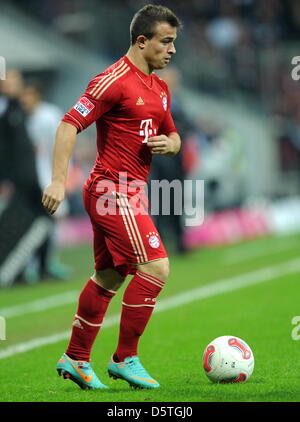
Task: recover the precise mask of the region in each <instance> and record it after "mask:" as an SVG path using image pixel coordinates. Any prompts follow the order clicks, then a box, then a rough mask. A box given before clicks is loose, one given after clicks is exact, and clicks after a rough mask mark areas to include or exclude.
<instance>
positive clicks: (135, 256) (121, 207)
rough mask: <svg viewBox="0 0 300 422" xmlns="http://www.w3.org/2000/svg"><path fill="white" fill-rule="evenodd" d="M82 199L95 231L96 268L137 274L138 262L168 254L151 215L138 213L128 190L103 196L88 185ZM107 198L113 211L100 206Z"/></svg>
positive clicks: (108, 204)
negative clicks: (104, 211)
mask: <svg viewBox="0 0 300 422" xmlns="http://www.w3.org/2000/svg"><path fill="white" fill-rule="evenodd" d="M83 201H84V206H85V209H86V211H87V213H88V214H89V216H90V219H91V223H92V227H93V232H94V259H95V269H96V270H104V269H107V268H114V269H115V270H117V271H118V272H119V273H120V274H121V275H122V276H124V277H125V276H126V275H128V274H135V272H136V267H135V266H136V265H137V264H144V263H147V262H150V261H153V260H157V259H160V258H166V257H167V256H168V255H167V252H166V250H165V247H164V245H163V243H162V241H161V238H160V236H159V233H158V231H157V229H156V227H155V225H154V223H153V221H152V218H151V217H150V215H149V214H148V213H145V211H144V212H143V213H139V212H138V211H137V208H136V207H135V205H134V204H132V203H131V202H130V196H128V195H127V194H123V193H122V194H121V193H118V192H115V191H110V192H108V193H107V194H106V196H104V195H102V198H101V199H100V198H99V195H96V194H95V192H91V191H89V190H88V189H87V188H86V187H85V188H84V189H83ZM101 201H102V202H101ZM104 202H105V205H106V209H107V210H108V209H110V212H106V213H103V211H101V209H100V208H99V205H100V207H101V206H102V205H103V204H104ZM99 209H100V212H99ZM102 210H103V207H102Z"/></svg>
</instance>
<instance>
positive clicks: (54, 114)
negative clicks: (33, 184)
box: [20, 81, 70, 280]
mask: <svg viewBox="0 0 300 422" xmlns="http://www.w3.org/2000/svg"><path fill="white" fill-rule="evenodd" d="M43 96H44V95H43V88H42V85H41V84H40V83H39V82H38V81H31V82H28V83H26V84H25V87H24V89H23V90H22V95H21V97H20V100H21V103H22V105H23V107H24V109H25V111H26V113H27V116H26V128H27V131H28V134H29V136H30V138H31V141H32V143H33V145H34V149H35V154H36V155H35V157H36V166H37V175H38V181H39V186H40V188H41V190H42V191H43V190H44V189H45V187H46V186H47V185H48V183H49V181H50V180H51V166H52V163H51V155H52V149H53V139H54V137H55V132H56V129H57V127H58V124H59V122H60V119H61V116H62V115H63V112H62V110H61V109H60V108H59V107H57V106H56V105H55V104H51V103H49V102H46V101H45V100H44V98H43ZM67 213H68V202H67V201H65V202H64V204H63V205H62V207H61V208H60V209H59V211H58V213H57V214H56V219H57V220H58V219H62V218H64V217H65V216H66V215H67ZM53 221H54V223H55V220H53ZM55 242H56V233H55V225H54V226H53V232H52V233H51V234H50V235H49V236H48V238H47V239H46V240H45V242H44V243H43V245H42V246H41V247H40V249H39V251H38V253H37V256H36V261H37V262H36V263H35V262H32V263H31V265H30V266H29V267H28V271H27V276H28V277H29V278H32V279H35V278H37V279H47V278H52V279H62V280H63V279H68V277H69V276H70V269H69V268H67V267H66V266H65V265H63V264H62V263H61V262H59V260H58V258H57V257H55ZM36 264H37V265H36ZM36 266H37V267H38V268H36Z"/></svg>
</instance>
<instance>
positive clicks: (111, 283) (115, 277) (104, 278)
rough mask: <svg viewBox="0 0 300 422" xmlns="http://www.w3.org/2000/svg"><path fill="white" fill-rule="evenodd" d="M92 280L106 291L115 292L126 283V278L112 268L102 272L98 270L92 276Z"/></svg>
mask: <svg viewBox="0 0 300 422" xmlns="http://www.w3.org/2000/svg"><path fill="white" fill-rule="evenodd" d="M92 279H93V280H94V281H95V283H97V284H99V285H100V286H102V287H104V289H107V290H114V291H117V290H118V289H119V287H120V286H121V285H122V283H123V281H124V277H122V276H121V275H120V274H119V273H118V272H117V271H115V270H114V269H110V268H109V269H106V270H101V271H99V270H96V271H95V272H94V274H93V276H92Z"/></svg>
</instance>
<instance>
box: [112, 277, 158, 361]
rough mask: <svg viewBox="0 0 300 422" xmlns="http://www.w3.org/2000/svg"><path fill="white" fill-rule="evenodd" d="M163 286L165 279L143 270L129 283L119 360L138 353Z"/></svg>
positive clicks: (123, 311) (124, 307)
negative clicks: (140, 340) (140, 341)
mask: <svg viewBox="0 0 300 422" xmlns="http://www.w3.org/2000/svg"><path fill="white" fill-rule="evenodd" d="M163 286H164V282H163V281H161V280H159V279H158V278H156V277H153V276H151V275H149V274H146V273H142V272H141V271H137V272H136V274H135V276H134V277H133V279H132V280H131V282H130V283H129V284H128V286H127V288H126V290H125V292H124V297H123V302H122V304H123V305H122V314H121V323H120V335H119V343H118V347H117V350H116V352H115V355H116V356H117V358H118V359H119V361H123V360H124V359H125V358H126V357H129V356H136V355H137V353H138V352H137V348H138V342H139V339H140V337H141V335H142V334H143V332H144V330H145V328H146V325H147V323H148V321H149V319H150V317H151V314H152V312H153V309H154V306H155V302H156V297H157V296H158V294H159V292H160V291H161V290H162V288H163Z"/></svg>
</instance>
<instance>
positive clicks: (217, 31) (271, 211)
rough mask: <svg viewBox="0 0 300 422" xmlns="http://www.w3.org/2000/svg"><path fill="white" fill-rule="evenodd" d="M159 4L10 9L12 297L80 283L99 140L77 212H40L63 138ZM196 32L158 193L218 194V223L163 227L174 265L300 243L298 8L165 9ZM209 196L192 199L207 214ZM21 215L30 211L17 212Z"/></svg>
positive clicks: (257, 3) (31, 0)
mask: <svg viewBox="0 0 300 422" xmlns="http://www.w3.org/2000/svg"><path fill="white" fill-rule="evenodd" d="M147 3H149V2H148V1H138V0H86V1H83V0H51V1H50V0H43V1H38V0H27V1H23V0H2V1H1V15H0V56H2V57H4V58H5V61H6V80H3V81H0V82H1V85H0V87H1V91H0V94H1V96H0V162H1V166H0V167H1V168H0V286H3V287H6V286H11V285H14V284H15V283H18V282H22V283H23V282H25V283H28V284H32V283H35V282H38V281H41V280H45V279H46V280H48V279H58V280H68V279H71V278H72V270H71V268H69V267H68V266H66V265H65V263H64V262H63V260H62V259H61V257H60V251H61V250H62V249H64V248H68V247H74V246H77V245H78V246H80V245H82V244H87V243H90V242H91V228H90V223H89V220H88V219H87V216H86V214H85V212H84V210H83V206H82V202H81V190H82V186H83V183H84V181H85V179H86V178H87V176H88V174H89V171H90V169H91V167H92V165H93V162H94V159H95V154H96V145H95V127H94V125H93V127H90V128H88V129H87V130H86V131H85V132H83V133H82V134H80V135H79V136H78V144H77V146H76V149H75V153H74V156H73V158H72V162H71V164H70V168H69V174H68V181H67V199H66V201H65V203H64V205H63V206H62V207H61V209H60V212H59V213H58V214H57V216H55V218H50V217H49V216H48V215H46V214H45V213H44V212H43V209H42V208H41V207H40V196H41V191H42V190H43V188H44V187H45V186H46V185H47V183H49V181H50V168H51V151H52V146H53V141H54V135H55V131H56V128H57V125H58V124H59V121H60V119H61V117H62V116H63V114H64V113H65V112H66V111H67V110H68V109H69V108H70V107H71V106H72V105H73V104H74V103H75V101H76V100H77V98H78V97H79V96H80V95H81V93H82V92H83V91H84V90H85V88H86V86H87V84H88V82H89V80H90V79H91V78H92V77H94V76H95V75H96V74H98V73H100V72H101V71H102V70H104V69H105V68H106V67H107V66H109V65H110V64H111V63H113V62H114V61H117V60H118V59H119V58H120V57H121V56H123V55H124V54H126V52H127V50H128V47H129V25H130V21H131V19H132V17H133V14H134V13H135V12H136V11H137V10H138V9H139V8H141V7H142V6H144V5H145V4H147ZM152 3H153V4H162V5H164V6H167V7H170V8H171V9H172V10H173V11H174V12H175V13H176V14H177V15H178V16H179V17H180V18H181V19H182V21H183V25H184V27H183V30H182V31H181V33H180V34H179V35H178V39H177V41H176V48H177V54H176V55H175V56H174V58H173V59H172V63H171V65H170V67H168V69H167V70H165V71H163V72H160V73H158V74H159V76H160V77H162V78H163V79H165V80H166V81H167V83H168V84H169V88H170V90H171V93H172V95H173V102H172V112H173V116H174V120H175V123H176V125H177V128H178V130H179V132H180V134H181V137H182V141H183V147H182V153H181V155H180V156H178V157H176V159H173V160H168V161H166V160H165V159H164V160H163V161H162V160H161V157H155V158H157V159H156V160H154V163H153V170H152V174H151V177H152V178H153V179H167V180H173V179H179V180H186V179H188V180H204V182H205V200H204V210H205V220H204V223H203V224H199V225H196V226H193V227H187V226H186V225H185V223H184V222H185V219H184V218H183V217H181V216H173V217H164V216H163V217H155V219H156V223H157V225H158V228H159V230H161V232H162V235H163V237H164V239H165V241H166V244H167V248H168V250H169V253H170V254H171V255H172V254H179V253H180V254H182V253H187V252H188V251H189V250H191V249H194V248H204V247H217V246H219V245H224V244H232V243H235V242H240V241H243V240H245V239H249V238H251V239H252V238H255V237H257V236H265V235H269V234H281V235H285V234H289V233H295V232H298V231H300V199H299V198H300V82H299V81H296V80H293V79H292V76H291V73H292V70H293V67H294V66H293V65H292V58H293V57H294V56H297V55H299V51H300V50H299V47H300V42H299V39H300V2H299V1H297V0H285V1H283V0H201V1H199V0H188V1H185V2H182V1H179V0H172V1H164V0H161V1H159V2H157V1H152ZM195 196H196V192H194V191H193V190H191V192H187V197H188V198H189V200H190V201H191V203H193V201H194V200H195ZM16 204H17V205H16Z"/></svg>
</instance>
